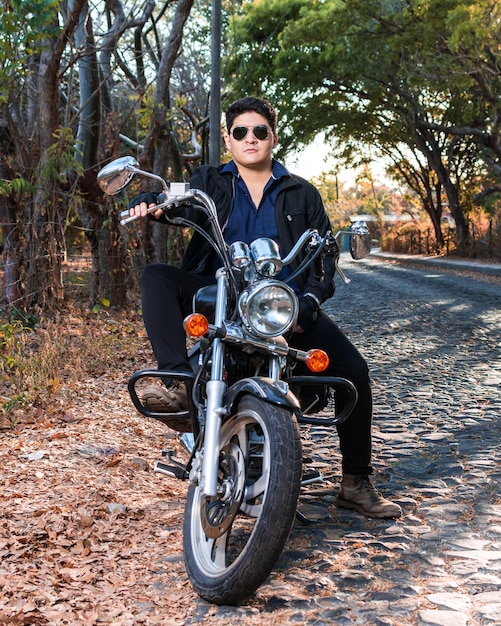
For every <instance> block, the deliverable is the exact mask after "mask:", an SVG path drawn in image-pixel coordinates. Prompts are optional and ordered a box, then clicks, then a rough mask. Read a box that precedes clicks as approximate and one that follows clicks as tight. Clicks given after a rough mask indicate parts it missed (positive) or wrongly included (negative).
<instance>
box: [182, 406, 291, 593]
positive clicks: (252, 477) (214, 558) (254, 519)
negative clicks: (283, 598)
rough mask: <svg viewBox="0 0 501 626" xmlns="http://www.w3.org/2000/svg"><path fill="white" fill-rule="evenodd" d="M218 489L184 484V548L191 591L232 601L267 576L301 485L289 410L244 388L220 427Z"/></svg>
mask: <svg viewBox="0 0 501 626" xmlns="http://www.w3.org/2000/svg"><path fill="white" fill-rule="evenodd" d="M220 449H221V455H220V463H219V475H218V495H217V497H214V498H205V497H203V496H202V495H201V493H200V489H199V487H198V486H196V485H191V486H190V488H189V489H188V494H187V499H186V510H185V516H184V525H183V542H184V556H185V561H186V569H187V572H188V576H189V578H190V580H191V582H192V584H193V587H194V589H195V591H196V592H197V593H198V594H199V595H200V596H201V597H202V598H205V599H206V600H208V601H209V602H213V603H215V604H235V603H236V602H238V601H239V600H242V599H243V598H245V597H247V596H249V595H251V594H252V593H253V592H254V591H255V590H256V589H257V588H258V587H259V586H260V585H261V584H262V583H263V582H264V580H265V579H266V577H267V576H268V574H269V573H270V572H271V570H272V568H273V566H274V564H275V562H276V561H277V559H278V558H279V556H280V554H281V553H282V550H283V547H284V545H285V542H286V541H287V538H288V536H289V533H290V530H291V528H292V524H293V523H294V518H295V514H296V505H297V500H298V497H299V490H300V487H301V464H302V454H301V439H300V434H299V428H298V425H297V422H296V419H295V416H294V415H293V413H292V412H291V411H290V410H288V409H286V408H283V407H279V406H275V405H273V404H268V403H266V402H263V401H262V400H260V399H258V398H256V397H254V396H251V395H245V396H243V397H242V399H241V400H240V402H239V404H238V408H237V411H236V413H234V414H233V415H231V416H229V417H228V418H227V419H226V420H225V422H224V423H223V425H222V428H221V442H220Z"/></svg>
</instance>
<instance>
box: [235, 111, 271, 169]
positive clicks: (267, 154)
mask: <svg viewBox="0 0 501 626" xmlns="http://www.w3.org/2000/svg"><path fill="white" fill-rule="evenodd" d="M254 129H255V130H254ZM228 131H229V133H228V134H226V135H225V136H224V141H225V144H226V147H227V148H228V150H229V151H230V152H231V156H232V158H233V160H234V161H235V163H236V164H237V166H238V165H241V166H243V167H249V168H259V167H263V166H269V164H270V163H271V158H272V151H273V148H274V147H275V146H276V145H277V136H276V135H274V134H273V132H272V130H271V128H270V125H269V123H268V120H267V119H266V118H265V117H263V116H262V115H259V113H255V112H254V111H249V112H247V113H242V114H241V115H238V116H237V117H236V118H235V121H234V122H233V126H232V127H231V128H229V129H228ZM245 131H247V132H245ZM256 134H257V135H258V137H256ZM265 134H266V136H264V135H265ZM242 135H245V136H244V137H243V138H242V139H239V137H240V136H242ZM263 137H264V138H263Z"/></svg>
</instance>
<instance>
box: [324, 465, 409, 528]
mask: <svg viewBox="0 0 501 626" xmlns="http://www.w3.org/2000/svg"><path fill="white" fill-rule="evenodd" d="M336 505H337V506H339V507H341V508H344V509H355V511H358V512H359V513H361V514H362V515H365V516H366V517H384V518H392V517H400V516H401V515H402V509H401V508H400V507H399V505H398V504H395V503H394V502H391V501H390V500H387V499H386V498H383V496H382V495H381V494H380V493H379V492H378V490H377V489H376V488H375V487H374V485H373V484H372V482H371V481H370V479H369V477H368V476H354V475H353V474H344V475H343V480H342V481H341V488H340V490H339V495H338V497H337V500H336Z"/></svg>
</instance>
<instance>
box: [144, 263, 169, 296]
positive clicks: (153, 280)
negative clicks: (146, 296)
mask: <svg viewBox="0 0 501 626" xmlns="http://www.w3.org/2000/svg"><path fill="white" fill-rule="evenodd" d="M173 269H174V270H175V269H177V268H173V267H171V266H170V265H167V264H165V263H153V264H152V265H147V266H146V267H144V268H143V270H142V272H141V277H140V284H141V289H142V290H145V289H146V290H147V289H150V288H154V289H158V288H159V286H160V285H166V284H168V283H169V282H170V281H171V278H172V270H173Z"/></svg>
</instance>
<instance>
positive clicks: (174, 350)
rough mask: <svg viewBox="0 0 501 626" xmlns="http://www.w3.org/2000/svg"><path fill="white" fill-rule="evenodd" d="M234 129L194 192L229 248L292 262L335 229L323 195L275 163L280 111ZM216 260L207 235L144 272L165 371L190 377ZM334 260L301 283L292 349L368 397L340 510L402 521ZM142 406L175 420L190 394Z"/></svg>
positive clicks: (156, 398) (148, 311)
mask: <svg viewBox="0 0 501 626" xmlns="http://www.w3.org/2000/svg"><path fill="white" fill-rule="evenodd" d="M226 128H227V132H226V134H225V136H224V141H225V144H226V147H227V149H228V151H229V152H230V154H231V156H232V159H231V161H230V162H229V163H227V164H226V165H221V166H219V167H212V166H202V167H200V168H198V169H197V170H196V171H195V172H194V174H193V176H192V178H191V180H190V185H191V187H192V188H198V189H201V190H203V191H205V192H206V193H207V194H209V195H210V196H211V197H212V199H213V200H214V202H215V203H216V206H217V209H218V216H219V221H220V223H221V224H222V226H223V231H224V237H225V241H226V242H227V243H229V244H230V243H233V242H234V241H245V242H246V243H250V242H251V241H253V240H254V239H255V238H256V237H263V236H266V237H270V238H271V239H274V240H275V241H276V242H277V243H278V245H279V247H280V250H281V254H282V256H285V255H286V254H288V252H289V251H290V250H291V248H292V247H293V245H294V243H295V242H296V241H297V239H298V237H299V236H300V235H301V234H302V233H303V232H304V231H305V230H306V229H307V228H316V229H318V231H319V232H320V234H324V233H325V232H326V231H327V230H330V223H329V219H328V217H327V214H326V213H325V210H324V207H323V203H322V200H321V198H320V194H319V193H318V191H317V190H316V188H315V187H314V186H313V185H311V184H310V183H309V182H307V181H306V180H304V179H302V178H299V177H297V176H293V175H291V174H290V173H289V172H288V171H287V170H286V169H285V167H284V166H283V165H281V164H280V163H279V162H278V161H276V160H274V159H273V156H272V152H273V148H274V147H275V146H276V145H277V141H278V136H277V128H276V113H275V110H274V109H273V107H272V106H271V105H270V104H269V103H268V102H267V101H265V100H262V99H260V98H253V97H247V98H242V99H240V100H237V101H236V102H234V103H233V104H231V105H230V107H229V108H228V110H227V111H226ZM155 200H156V197H155V196H153V197H152V196H151V194H142V195H141V196H138V197H137V198H136V199H134V200H133V201H132V203H131V207H132V208H131V214H132V215H134V214H140V215H146V210H147V208H148V206H150V205H151V204H152V203H153V204H155ZM152 215H153V217H154V218H156V219H161V218H162V215H163V214H162V211H161V210H159V211H156V212H154V213H153V214H152ZM214 256H215V255H213V254H212V252H211V249H210V247H209V246H208V245H207V243H206V242H205V240H204V239H203V237H201V236H200V235H198V234H197V233H195V234H194V235H193V237H192V240H191V242H190V244H189V246H188V249H187V251H186V255H185V258H184V259H183V263H182V265H181V268H175V267H171V266H168V265H165V264H154V265H151V266H148V267H146V268H145V269H144V270H143V273H142V276H141V288H142V307H143V317H144V323H145V326H146V330H147V332H148V337H149V339H150V342H151V345H152V348H153V351H154V354H155V357H156V359H157V361H158V367H159V369H170V370H175V371H185V372H189V371H190V367H189V365H188V361H187V356H186V345H185V335H184V330H183V325H182V324H183V319H184V318H185V316H186V315H188V314H189V313H190V312H191V305H192V297H193V295H194V293H195V292H196V291H197V290H198V289H199V288H200V287H202V286H204V285H207V284H209V283H210V282H213V281H214V273H215V271H216V269H217V262H216V259H215V258H214ZM334 261H335V255H331V256H330V257H329V256H327V257H326V259H325V262H324V266H325V274H324V276H323V277H319V276H318V275H317V274H316V273H315V271H314V268H310V270H309V271H306V272H305V273H304V274H302V275H300V276H298V277H297V279H296V285H295V287H296V290H297V291H298V294H299V296H300V308H299V316H298V322H297V327H296V328H295V329H294V333H293V335H292V337H291V338H290V344H291V345H292V346H294V347H297V348H299V349H302V350H308V349H309V348H310V347H312V346H315V347H321V348H323V349H324V350H325V351H326V352H327V353H328V354H329V357H330V358H331V365H330V366H329V369H328V370H327V371H326V372H325V375H331V376H343V377H346V378H348V379H349V380H351V381H352V382H353V383H354V384H355V386H356V388H357V390H358V394H359V399H358V402H357V404H356V406H355V408H354V410H353V412H352V414H351V416H350V417H349V419H348V420H347V421H346V422H344V423H343V424H341V425H339V426H338V428H337V430H338V434H339V440H340V447H341V454H342V458H343V460H342V469H343V478H342V483H341V488H340V491H339V495H338V498H337V501H336V503H337V505H338V506H340V507H344V508H350V509H355V510H357V511H358V512H359V513H361V514H363V515H366V516H368V517H383V518H393V517H399V516H400V515H401V509H400V507H399V506H398V504H394V503H392V502H390V501H389V500H387V499H385V498H383V497H382V496H381V495H380V494H379V493H378V492H377V490H376V489H375V488H374V486H373V485H372V483H371V481H370V479H369V476H370V474H371V473H372V467H371V423H372V393H371V385H370V380H369V372H368V368H367V364H366V362H365V361H364V359H363V358H362V356H361V355H360V354H359V352H358V351H357V350H356V348H355V347H354V346H353V345H352V344H351V343H350V342H349V340H348V339H347V338H346V337H345V335H344V334H343V333H342V332H341V330H340V329H339V328H338V327H337V325H336V324H335V323H334V321H333V320H332V319H331V318H330V317H329V316H328V315H327V314H326V313H325V312H324V311H323V310H322V309H321V308H320V306H321V304H322V302H324V301H325V300H326V299H327V298H329V297H331V296H332V295H333V293H334V272H335V265H334ZM142 400H143V402H144V403H145V404H146V405H147V406H148V407H149V408H150V409H152V410H155V411H162V412H166V413H172V412H176V411H180V410H182V409H183V408H184V407H185V406H186V400H187V399H186V389H185V388H184V386H180V385H177V386H176V387H174V386H171V387H169V388H165V387H160V386H159V385H152V386H151V387H149V388H148V389H146V390H145V391H144V393H143V397H142ZM340 402H341V403H342V398H341V399H340Z"/></svg>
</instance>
